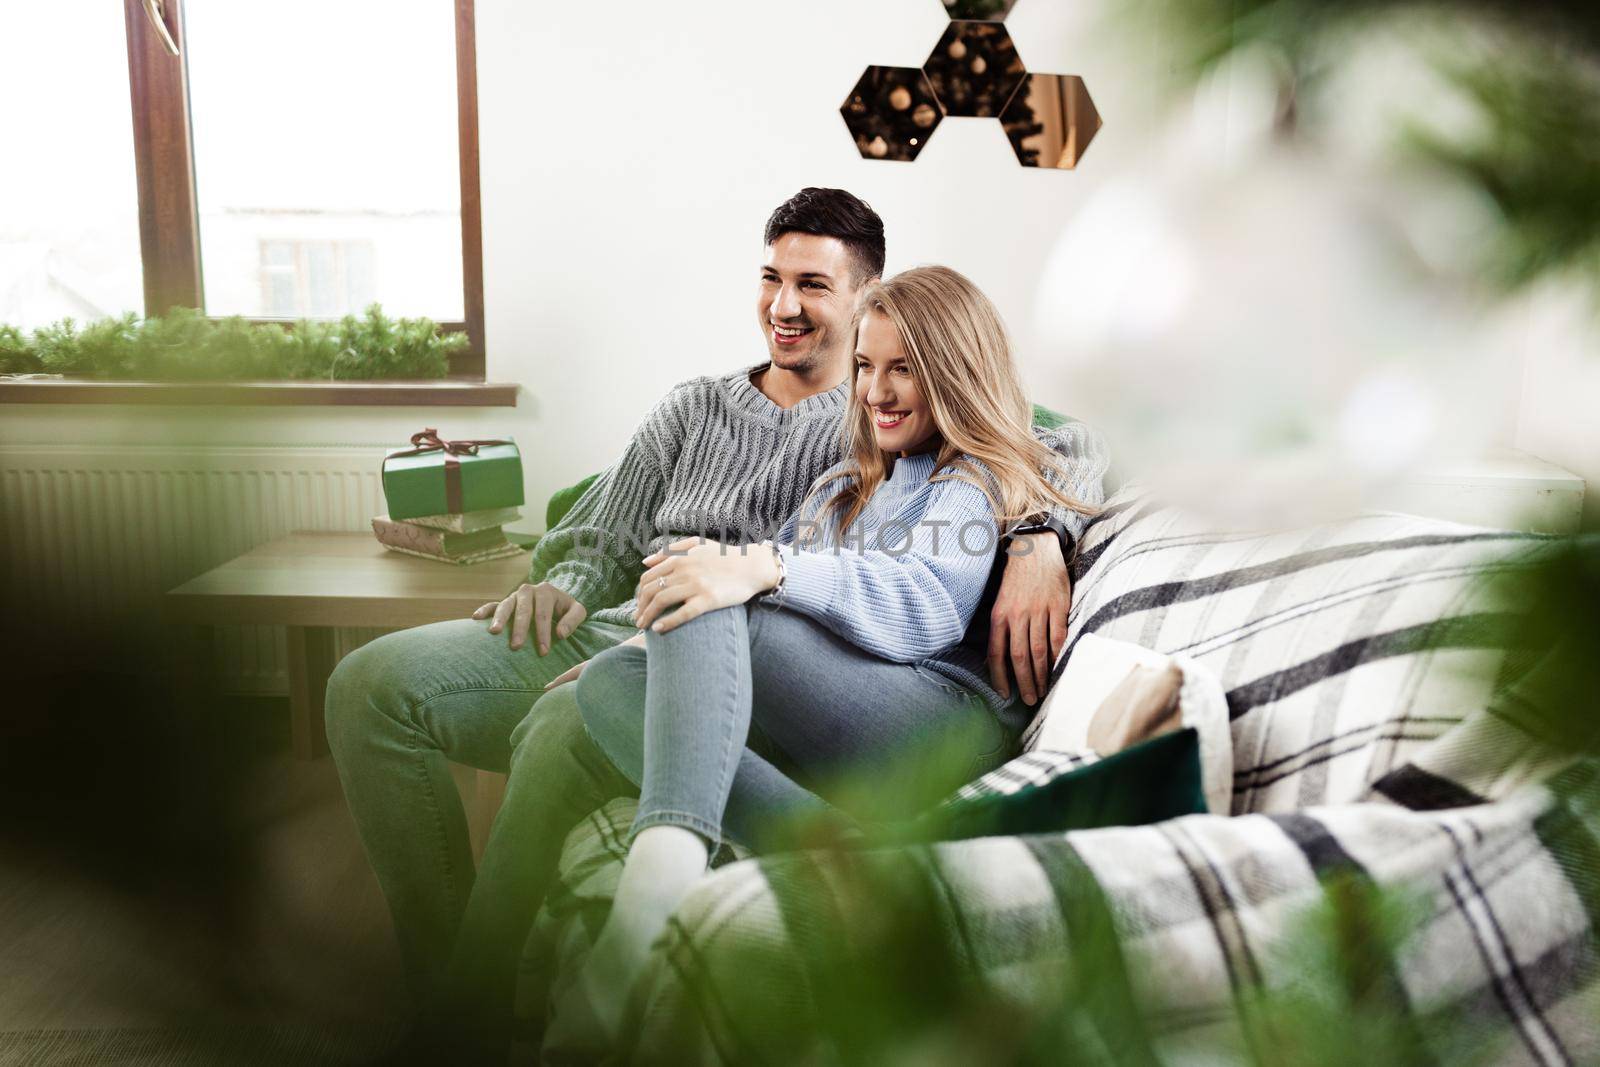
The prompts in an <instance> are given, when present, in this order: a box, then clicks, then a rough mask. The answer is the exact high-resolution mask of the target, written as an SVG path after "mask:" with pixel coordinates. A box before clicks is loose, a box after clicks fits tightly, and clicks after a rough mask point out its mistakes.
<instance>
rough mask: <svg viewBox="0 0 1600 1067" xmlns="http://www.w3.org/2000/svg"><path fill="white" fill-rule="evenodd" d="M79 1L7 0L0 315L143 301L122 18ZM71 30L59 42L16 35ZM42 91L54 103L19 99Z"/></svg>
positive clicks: (112, 309)
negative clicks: (66, 56) (91, 14)
mask: <svg viewBox="0 0 1600 1067" xmlns="http://www.w3.org/2000/svg"><path fill="white" fill-rule="evenodd" d="M85 7H86V5H84V4H81V3H57V4H9V5H6V6H5V10H4V13H0V31H3V33H0V36H3V38H4V39H5V40H6V41H7V42H8V47H7V48H6V57H5V60H4V61H3V62H0V101H5V102H6V103H5V104H3V105H0V115H3V116H4V117H3V119H0V129H3V130H4V131H5V141H6V145H7V148H8V151H7V158H6V161H5V164H4V166H0V323H5V324H9V325H12V326H17V327H20V328H21V329H24V330H31V329H34V328H35V327H38V326H43V325H45V324H47V323H51V322H55V321H57V320H58V319H63V318H66V317H68V316H71V317H72V318H75V319H77V320H79V321H83V320H86V319H99V318H106V317H108V316H114V315H120V314H122V313H123V312H127V311H137V310H138V309H139V308H140V307H142V306H143V303H144V298H143V285H144V281H143V275H142V268H141V264H140V258H139V197H138V191H137V187H136V182H135V177H134V167H133V131H132V129H131V128H130V127H129V125H128V114H129V112H128V107H129V99H128V67H127V47H126V43H125V41H124V37H123V29H122V20H121V18H120V17H118V12H116V10H115V9H112V10H111V12H110V16H111V17H109V18H100V19H88V18H85V17H84V14H85V11H84V8H85ZM67 40H70V41H71V42H72V50H71V53H70V55H71V57H72V60H73V61H72V62H71V63H67V62H64V61H63V57H62V53H61V52H60V50H59V49H56V48H53V47H43V46H27V47H25V46H23V44H22V42H35V43H36V45H42V42H51V41H67ZM40 99H47V100H49V101H50V106H49V107H39V106H22V105H20V104H18V103H17V102H18V101H25V100H34V101H38V100H40Z"/></svg>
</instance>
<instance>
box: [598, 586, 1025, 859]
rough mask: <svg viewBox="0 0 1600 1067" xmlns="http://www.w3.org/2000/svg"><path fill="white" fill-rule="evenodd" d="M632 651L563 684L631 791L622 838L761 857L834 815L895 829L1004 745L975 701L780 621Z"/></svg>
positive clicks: (709, 629)
mask: <svg viewBox="0 0 1600 1067" xmlns="http://www.w3.org/2000/svg"><path fill="white" fill-rule="evenodd" d="M646 642H647V644H646V647H645V648H640V647H638V646H637V645H620V646H617V647H614V648H611V649H608V650H607V651H605V652H602V653H601V654H600V655H599V656H597V657H595V659H594V661H593V662H591V663H590V664H589V665H588V667H587V668H586V669H585V670H584V672H583V675H582V677H580V678H579V680H578V686H577V698H578V708H579V710H580V712H581V713H582V715H583V719H584V724H585V726H586V727H587V728H588V731H589V734H590V736H591V737H593V739H594V741H595V743H596V744H597V745H598V746H599V748H600V749H601V750H602V751H603V752H605V753H606V755H607V756H608V757H609V758H610V759H611V761H612V763H614V764H615V765H616V767H617V769H618V770H620V771H621V772H622V773H623V774H625V775H627V776H628V777H629V778H630V779H631V780H632V781H634V782H635V783H637V784H638V785H639V788H640V803H639V813H638V817H637V818H636V819H635V821H634V824H633V828H632V832H631V833H632V834H637V833H638V832H639V831H640V830H642V829H644V828H645V827H647V826H655V825H661V824H671V825H677V826H683V827H687V828H688V829H691V830H693V831H695V832H696V833H699V834H701V835H702V836H703V837H705V838H706V840H707V841H708V842H709V843H710V846H711V848H712V849H713V850H715V848H716V847H717V845H718V844H719V843H720V842H721V840H722V838H723V835H724V831H725V829H726V831H727V832H728V833H729V835H730V836H732V837H734V838H735V839H736V840H738V841H739V842H740V843H741V844H745V845H748V846H750V847H753V848H755V849H757V850H758V851H763V850H767V849H770V848H771V847H773V846H774V845H776V844H781V843H783V842H786V841H793V840H804V839H805V838H806V836H807V834H808V833H815V832H817V824H818V823H819V822H821V823H822V824H823V826H822V828H821V829H822V831H823V832H827V831H828V830H829V829H830V828H829V827H828V825H827V823H828V821H829V820H830V818H831V819H832V820H833V821H834V828H836V827H837V820H838V817H839V813H840V812H842V813H843V814H844V815H845V816H847V817H848V818H849V819H852V820H860V821H873V822H876V821H888V820H893V819H900V818H907V817H910V816H911V815H914V814H915V813H916V812H918V811H920V810H922V809H923V808H925V807H927V806H928V805H929V804H932V803H934V802H936V801H937V800H938V799H939V798H940V797H942V796H944V795H945V794H947V793H948V792H949V791H950V790H952V789H955V788H956V787H958V786H960V785H961V784H963V783H964V782H967V781H970V780H971V779H972V778H974V777H975V776H977V775H979V774H982V773H984V772H985V771H988V770H990V769H991V768H993V767H994V766H997V765H998V764H999V763H1000V762H1002V761H1003V760H1004V758H1005V757H1006V755H1007V754H1008V751H1009V749H1010V747H1011V745H1012V742H1013V737H1012V736H1011V733H1010V732H1009V731H1008V730H1007V729H1005V728H1004V727H1003V726H1002V725H1001V723H1000V721H999V719H998V718H997V717H996V715H995V714H994V713H993V712H992V711H991V710H990V709H989V707H988V705H987V704H986V703H985V702H984V701H983V699H982V698H981V697H979V696H977V695H976V694H974V693H972V692H970V691H969V690H966V689H963V688H961V687H960V686H958V685H957V684H956V683H955V682H953V681H951V680H950V679H948V678H945V677H944V676H942V675H940V674H938V673H937V672H935V671H933V670H930V669H928V668H926V667H922V666H917V665H913V664H905V663H893V662H890V661H888V660H885V659H880V658H879V657H877V656H874V655H872V654H871V653H869V652H866V651H863V650H862V649H860V648H858V647H856V646H855V645H853V644H851V643H850V642H848V641H846V640H845V639H844V638H842V637H840V636H839V635H837V634H835V633H833V632H832V631H831V630H829V629H827V627H825V626H823V625H822V624H821V623H819V622H817V621H816V620H814V619H811V618H809V617H807V616H804V615H801V614H799V613H797V612H793V611H789V610H786V609H783V608H778V607H773V606H770V605H765V604H756V603H751V604H749V605H740V606H737V607H730V608H723V609H721V610H718V611H713V612H708V613H707V614H705V615H702V616H700V617H699V618H697V619H694V620H692V621H691V622H688V623H685V624H684V625H682V626H680V627H678V628H677V629H675V630H672V631H671V632H669V633H667V634H655V633H651V634H649V636H648V637H647V638H646ZM730 797H732V800H731V802H730ZM630 840H631V835H630Z"/></svg>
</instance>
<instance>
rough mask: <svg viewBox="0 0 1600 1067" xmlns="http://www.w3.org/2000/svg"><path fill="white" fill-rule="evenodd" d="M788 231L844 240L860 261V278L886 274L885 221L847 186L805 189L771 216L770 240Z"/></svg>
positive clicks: (767, 238) (858, 278)
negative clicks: (884, 271)
mask: <svg viewBox="0 0 1600 1067" xmlns="http://www.w3.org/2000/svg"><path fill="white" fill-rule="evenodd" d="M786 233H809V234H815V235H816V236H818V237H833V238H836V239H838V240H839V241H841V242H843V244H844V246H845V247H846V248H848V249H849V250H850V253H851V255H853V256H854V257H855V261H856V281H858V282H860V281H865V280H866V279H868V278H876V277H878V276H880V275H882V274H883V258H884V253H883V220H882V219H880V218H879V217H878V213H877V212H876V211H874V210H872V208H870V207H868V206H867V204H866V202H865V201H864V200H861V199H859V198H858V197H855V196H852V195H851V194H849V193H847V192H845V191H844V190H843V189H815V188H805V189H802V190H800V191H799V192H798V193H795V194H794V195H793V196H791V197H790V198H789V199H787V200H785V201H784V202H783V203H781V204H779V205H778V209H777V210H776V211H774V212H773V213H772V217H771V218H769V219H767V233H766V243H767V244H769V245H770V244H772V242H774V241H776V240H777V239H778V238H780V237H782V236H783V235H784V234H786Z"/></svg>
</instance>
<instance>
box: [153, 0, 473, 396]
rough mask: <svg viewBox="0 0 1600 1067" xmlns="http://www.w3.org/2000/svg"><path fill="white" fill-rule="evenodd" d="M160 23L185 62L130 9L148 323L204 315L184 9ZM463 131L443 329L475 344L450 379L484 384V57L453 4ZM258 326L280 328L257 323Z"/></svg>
mask: <svg viewBox="0 0 1600 1067" xmlns="http://www.w3.org/2000/svg"><path fill="white" fill-rule="evenodd" d="M161 8H162V21H163V22H164V24H165V27H166V30H167V33H168V34H169V35H170V36H171V38H172V40H173V41H174V42H175V43H176V44H177V46H178V49H179V52H180V54H179V55H176V56H174V55H172V54H170V53H169V52H168V51H167V50H166V47H165V45H164V44H163V42H162V40H161V36H160V33H159V31H158V30H157V29H156V27H154V26H153V25H151V23H150V20H149V18H148V17H147V16H146V15H145V6H144V3H143V0H123V15H124V19H125V21H126V23H127V28H128V83H129V89H130V91H131V96H132V105H133V151H134V159H135V164H136V168H137V172H138V191H139V245H140V250H141V255H142V258H143V262H144V305H145V313H146V314H159V313H161V312H164V311H166V310H167V309H168V308H171V307H175V306H176V307H190V308H202V307H204V306H205V292H204V289H203V285H202V281H201V272H200V217H199V213H198V210H197V203H196V199H195V185H194V148H193V143H192V140H191V133H190V126H189V86H188V75H187V72H186V71H185V68H184V61H183V56H182V55H181V52H182V49H183V47H184V36H183V0H163V3H162V4H161ZM455 30H456V127H457V130H458V133H459V138H458V140H459V142H460V144H459V148H460V157H461V160H460V171H461V260H462V263H461V268H462V269H461V276H462V284H463V294H462V296H463V301H462V309H463V314H464V315H465V319H464V320H460V321H451V322H441V323H439V329H440V330H441V331H442V332H446V333H465V334H466V335H467V340H468V344H467V346H466V348H464V349H463V350H462V351H460V352H456V353H452V354H451V356H450V374H449V377H450V378H452V379H456V380H459V381H469V382H482V381H483V380H484V372H485V365H484V344H483V212H482V201H481V198H480V196H479V191H478V48H477V31H476V19H475V12H474V0H455ZM256 321H260V322H272V321H278V320H273V319H259V320H256Z"/></svg>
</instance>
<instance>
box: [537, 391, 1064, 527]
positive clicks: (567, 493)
mask: <svg viewBox="0 0 1600 1067" xmlns="http://www.w3.org/2000/svg"><path fill="white" fill-rule="evenodd" d="M1075 421H1077V420H1075V419H1072V418H1070V417H1068V416H1066V415H1063V414H1061V413H1060V412H1058V411H1051V410H1050V409H1049V408H1047V407H1043V406H1041V405H1039V404H1035V405H1033V424H1034V425H1035V426H1042V427H1044V428H1045V429H1047V430H1053V429H1055V428H1056V427H1057V426H1060V425H1062V424H1064V423H1068V422H1075ZM598 477H600V476H599V475H598V474H591V475H589V477H587V478H585V479H584V480H583V481H581V482H579V483H578V484H577V485H569V486H567V488H565V489H557V490H556V491H555V492H554V493H552V494H551V496H550V503H548V504H546V505H545V508H544V528H545V529H546V530H548V529H551V528H552V527H554V526H555V524H556V523H558V522H560V521H561V520H562V519H564V518H566V516H567V512H569V511H571V510H572V505H574V504H576V503H577V502H578V498H579V497H581V496H582V495H583V493H584V490H586V489H588V488H589V486H591V485H593V484H594V480H595V479H596V478H598Z"/></svg>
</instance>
